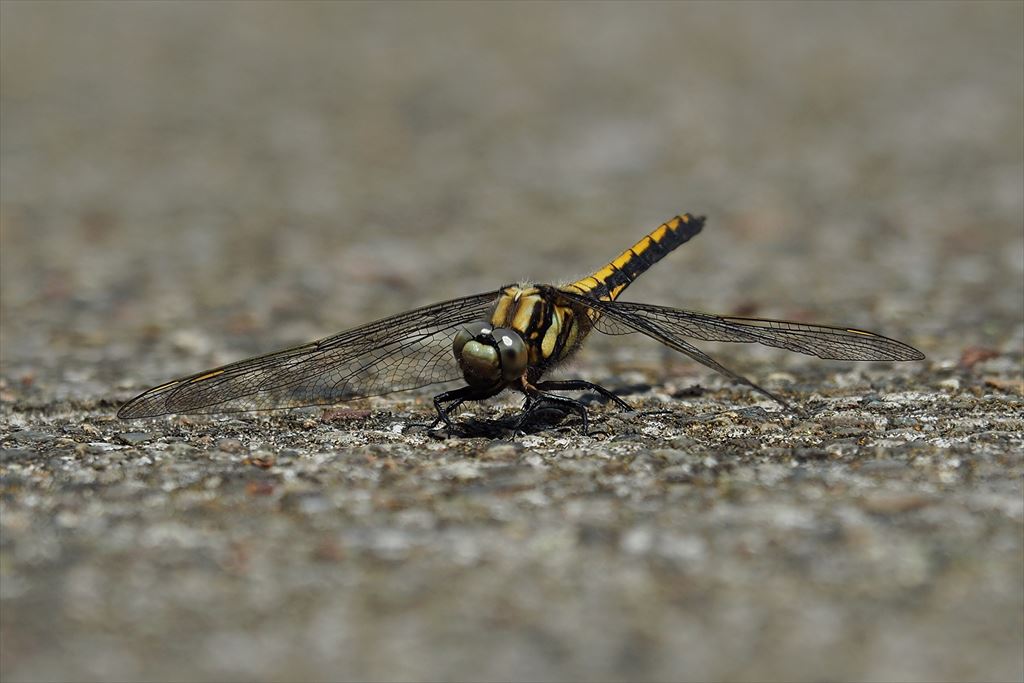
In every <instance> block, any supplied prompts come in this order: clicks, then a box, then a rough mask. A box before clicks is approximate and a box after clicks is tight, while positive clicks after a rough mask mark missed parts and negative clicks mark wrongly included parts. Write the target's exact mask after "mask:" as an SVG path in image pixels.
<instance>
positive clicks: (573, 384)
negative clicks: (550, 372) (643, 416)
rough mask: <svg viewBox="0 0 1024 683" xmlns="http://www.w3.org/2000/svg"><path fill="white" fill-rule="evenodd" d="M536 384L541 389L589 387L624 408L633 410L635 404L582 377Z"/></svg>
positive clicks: (568, 389)
mask: <svg viewBox="0 0 1024 683" xmlns="http://www.w3.org/2000/svg"><path fill="white" fill-rule="evenodd" d="M534 386H536V387H537V388H538V389H540V390H541V391H585V390H587V389H589V390H591V391H596V392H597V393H599V394H601V395H602V396H604V397H605V398H607V399H609V400H611V401H614V402H615V405H617V406H618V407H620V408H622V409H623V410H630V411H632V410H633V406H631V405H629V404H628V403H626V402H625V401H623V400H622V399H621V398H619V397H618V396H616V395H615V393H614V392H612V391H611V390H609V389H605V388H604V387H602V386H601V385H600V384H594V383H593V382H587V381H585V380H582V379H564V380H548V381H546V382H540V383H538V384H535V385H534Z"/></svg>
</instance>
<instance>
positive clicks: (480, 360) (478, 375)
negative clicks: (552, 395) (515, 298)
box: [452, 320, 529, 387]
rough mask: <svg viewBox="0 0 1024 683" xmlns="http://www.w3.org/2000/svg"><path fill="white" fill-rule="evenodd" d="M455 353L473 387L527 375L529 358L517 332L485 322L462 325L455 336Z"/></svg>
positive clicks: (486, 385) (503, 381) (460, 366)
mask: <svg viewBox="0 0 1024 683" xmlns="http://www.w3.org/2000/svg"><path fill="white" fill-rule="evenodd" d="M452 351H453V352H454V353H455V360H456V361H457V362H458V364H459V369H461V370H462V376H463V377H464V378H465V380H466V383H467V384H469V385H470V386H474V387H493V386H496V385H498V384H505V383H508V382H513V381H515V380H516V379H518V378H519V377H522V375H523V373H524V372H526V365H527V359H528V357H529V354H528V353H527V350H526V344H525V343H524V342H523V338H522V337H520V336H519V334H518V333H517V332H516V331H515V330H510V329H508V328H504V327H497V328H496V327H494V326H493V325H491V323H489V322H487V321H483V320H481V321H478V322H473V323H469V324H467V325H463V326H462V327H461V328H460V329H459V331H458V332H457V333H456V334H455V339H454V341H453V342H452Z"/></svg>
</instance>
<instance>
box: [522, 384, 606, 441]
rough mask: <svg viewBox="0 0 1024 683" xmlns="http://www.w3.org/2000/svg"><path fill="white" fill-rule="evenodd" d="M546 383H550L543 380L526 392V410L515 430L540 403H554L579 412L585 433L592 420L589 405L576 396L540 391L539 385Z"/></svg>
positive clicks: (524, 409) (524, 408) (524, 407)
mask: <svg viewBox="0 0 1024 683" xmlns="http://www.w3.org/2000/svg"><path fill="white" fill-rule="evenodd" d="M544 384H548V383H547V382H543V383H542V384H540V385H536V386H532V387H530V390H529V393H527V394H526V403H524V404H523V411H524V412H523V414H522V415H520V416H519V419H518V420H516V424H515V427H514V430H513V431H514V432H517V431H519V428H520V427H522V425H523V422H525V421H526V418H528V417H529V416H530V414H531V413H533V412H534V411H535V410H536V409H537V406H538V405H539V404H541V403H553V404H555V405H560V406H564V407H566V408H568V409H569V410H571V411H573V412H574V413H577V414H579V416H580V419H581V420H582V421H583V434H584V435H585V434H586V433H587V432H588V430H589V428H590V421H589V419H588V418H587V407H586V406H585V405H583V403H582V402H580V401H577V400H576V399H574V398H568V397H567V396H559V395H558V394H552V393H549V392H546V391H540V390H539V387H540V386H542V385H544Z"/></svg>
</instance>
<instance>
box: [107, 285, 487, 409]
mask: <svg viewBox="0 0 1024 683" xmlns="http://www.w3.org/2000/svg"><path fill="white" fill-rule="evenodd" d="M497 297H498V292H497V291H494V292H486V293H483V294H476V295H473V296H467V297H463V298H460V299H453V300H451V301H445V302H443V303H439V304H434V305H432V306H425V307H423V308H418V309H416V310H413V311H408V312H406V313H401V314H399V315H395V316H391V317H390V318H384V319H382V320H378V321H376V322H372V323H369V324H367V325H363V326H361V327H356V328H354V329H351V330H348V331H346V332H342V333H340V334H337V335H335V336H333V337H327V338H326V339H321V340H320V341H316V342H311V343H309V344H304V345H302V346H296V347H294V348H291V349H285V350H283V351H278V352H276V353H270V354H267V355H265V356H257V357H255V358H249V359H247V360H242V361H238V362H236V363H230V364H228V365H224V366H221V367H219V368H214V369H212V370H207V371H205V372H200V373H197V374H195V375H191V376H189V377H183V378H181V379H177V380H174V381H172V382H168V383H166V384H161V385H160V386H157V387H153V388H152V389H150V390H149V391H146V392H144V393H142V394H140V395H138V396H136V397H135V398H133V399H132V400H130V401H128V402H127V403H125V404H124V405H123V406H121V409H120V410H118V411H117V416H118V417H120V418H136V417H152V416H155V415H165V414H167V413H226V412H238V411H246V410H269V409H272V408H296V407H299V406H311V405H325V404H331V403H338V402H341V401H347V400H351V399H355V398H361V397H366V396H377V395H380V394H387V393H391V392H393V391H403V390H406V389H415V388H417V387H422V386H426V385H428V384H435V383H438V382H448V381H451V380H456V379H459V378H460V377H461V373H460V372H459V369H458V365H457V363H456V362H455V358H454V356H453V354H452V350H451V345H452V338H453V337H454V335H455V331H456V330H457V329H458V327H459V326H460V325H463V324H465V323H468V322H472V321H474V320H483V319H485V318H487V317H488V316H489V313H490V310H491V308H492V307H493V305H494V301H495V300H496V299H497Z"/></svg>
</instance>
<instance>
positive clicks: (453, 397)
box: [427, 387, 500, 430]
mask: <svg viewBox="0 0 1024 683" xmlns="http://www.w3.org/2000/svg"><path fill="white" fill-rule="evenodd" d="M499 391H500V389H499ZM497 393H498V392H497V391H480V390H479V389H475V388H473V387H459V388H458V389H452V390H451V391H445V392H443V393H440V394H438V395H437V396H435V397H434V409H435V410H436V411H437V417H436V418H435V419H434V421H433V422H431V423H430V425H429V426H428V427H427V429H436V428H437V426H438V425H439V424H441V423H442V422H443V423H444V425H445V426H446V427H447V428H448V429H450V430H454V429H455V425H454V424H453V423H452V418H451V414H452V413H453V412H454V411H455V409H456V408H458V407H459V406H461V405H462V404H463V403H465V402H466V401H482V400H484V399H486V398H490V397H491V396H494V395H495V394H497ZM445 403H447V404H448V405H447V406H445V405H444V404H445Z"/></svg>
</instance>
